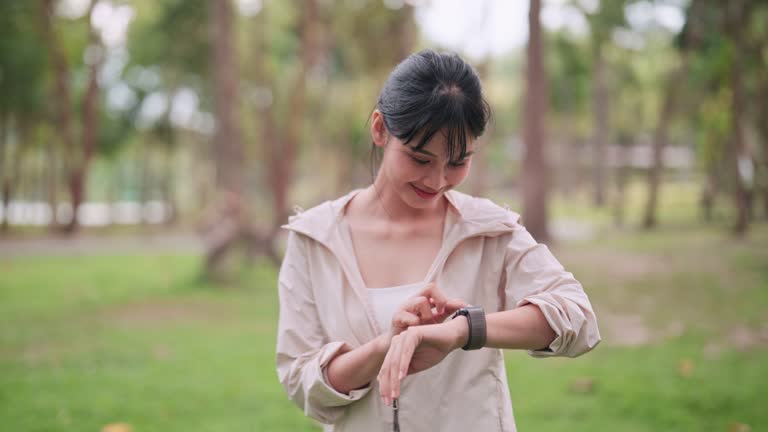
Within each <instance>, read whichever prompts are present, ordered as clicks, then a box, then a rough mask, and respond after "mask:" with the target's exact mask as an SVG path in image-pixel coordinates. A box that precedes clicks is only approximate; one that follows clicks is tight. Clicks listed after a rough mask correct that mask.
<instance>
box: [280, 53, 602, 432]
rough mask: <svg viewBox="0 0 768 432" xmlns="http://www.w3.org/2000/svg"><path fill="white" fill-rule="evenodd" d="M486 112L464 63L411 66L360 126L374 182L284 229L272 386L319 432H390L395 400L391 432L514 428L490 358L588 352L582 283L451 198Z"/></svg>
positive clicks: (592, 326)
mask: <svg viewBox="0 0 768 432" xmlns="http://www.w3.org/2000/svg"><path fill="white" fill-rule="evenodd" d="M489 115H490V110H489V108H488V104H487V103H486V102H485V100H484V98H483V95H482V91H481V87H480V82H479V80H478V77H477V75H476V74H475V72H474V71H473V69H472V68H471V67H470V66H469V65H468V64H467V63H465V62H464V61H463V60H462V59H461V58H459V57H458V56H456V55H449V54H438V53H435V52H434V51H430V50H426V51H422V52H419V53H416V54H413V55H411V56H410V57H408V58H407V59H405V60H404V61H403V62H402V63H400V64H399V65H398V66H397V67H396V68H395V70H394V71H393V72H392V73H391V75H390V76H389V78H388V79H387V82H386V84H385V85H384V88H383V90H382V91H381V94H380V96H379V100H378V103H377V109H376V110H375V111H374V112H373V115H372V118H371V135H372V138H373V145H374V148H375V149H377V150H381V151H382V153H383V157H382V161H381V165H380V168H379V170H378V173H377V175H376V177H375V180H374V182H373V184H372V185H370V186H368V187H367V188H365V189H357V190H353V191H351V192H350V193H348V194H347V195H345V196H343V197H341V198H338V199H336V200H334V201H328V202H325V203H323V204H320V205H318V206H316V207H314V208H312V209H310V210H307V211H305V212H301V213H300V214H298V215H295V216H292V217H291V218H290V219H289V223H288V225H286V226H285V228H287V229H288V230H289V236H288V247H287V250H286V255H285V258H284V261H283V264H282V266H281V269H280V274H279V294H280V322H279V332H278V340H277V369H278V375H279V378H280V382H281V383H282V384H283V386H284V387H285V389H286V391H287V392H288V395H289V396H290V398H291V399H292V400H293V401H294V402H295V403H296V404H298V405H299V406H300V407H301V408H302V409H303V410H304V413H305V414H306V415H308V416H310V417H313V418H315V419H317V420H319V421H320V422H322V423H324V424H326V426H325V430H326V431H374V430H375V431H378V430H381V431H387V430H390V431H391V430H393V426H394V427H395V428H396V426H395V425H394V424H393V423H394V422H395V416H393V411H392V408H391V407H390V406H391V405H393V402H394V401H395V400H397V401H398V403H397V404H396V405H397V406H398V415H397V417H398V419H399V424H401V425H402V426H403V429H404V430H411V431H426V430H438V431H468V430H472V431H514V430H515V425H514V418H513V415H512V406H511V401H510V395H509V389H508V385H507V380H506V372H505V369H504V359H503V354H502V350H501V349H526V350H529V353H530V354H531V355H533V356H536V357H546V356H571V357H573V356H577V355H580V354H583V353H585V352H587V351H589V350H591V349H592V348H594V347H595V346H596V345H597V344H598V342H599V341H600V334H599V332H598V328H597V323H596V320H595V315H594V313H593V311H592V307H591V305H590V303H589V300H588V298H587V296H586V294H585V293H584V291H583V289H582V287H581V285H580V284H579V282H578V281H577V280H576V279H574V278H573V275H572V274H571V273H568V272H566V271H565V270H564V269H563V267H562V266H561V265H560V263H559V262H558V261H557V260H556V259H555V258H554V257H553V256H552V254H551V253H550V252H549V250H548V249H547V247H546V246H544V245H541V244H537V243H536V241H535V240H534V239H533V238H532V237H531V235H530V234H529V233H528V232H527V231H526V229H525V228H524V227H523V226H522V225H521V224H520V222H519V215H518V214H516V213H514V212H512V211H509V210H508V209H506V208H502V207H499V206H497V205H496V204H494V203H492V202H491V201H489V200H487V199H481V198H474V197H471V196H468V195H465V194H463V193H459V192H457V191H454V190H453V188H455V187H456V186H458V185H459V184H461V183H462V181H463V180H464V179H465V178H466V177H467V174H468V172H469V167H470V164H471V161H472V154H473V153H474V151H475V146H476V144H475V141H476V140H477V138H478V137H480V136H481V135H482V134H483V132H484V130H485V125H486V123H487V121H488V118H489ZM469 305H472V307H469V308H467V307H466V306H469ZM456 311H458V313H454V312H456ZM486 314H487V315H486ZM451 315H452V316H453V317H454V318H455V319H447V318H448V317H449V316H451ZM484 324H485V326H484ZM459 348H464V349H459Z"/></svg>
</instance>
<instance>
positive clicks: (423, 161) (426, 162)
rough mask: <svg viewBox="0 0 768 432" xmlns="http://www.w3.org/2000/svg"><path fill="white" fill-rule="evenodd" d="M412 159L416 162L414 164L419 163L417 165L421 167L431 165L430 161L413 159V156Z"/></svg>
mask: <svg viewBox="0 0 768 432" xmlns="http://www.w3.org/2000/svg"><path fill="white" fill-rule="evenodd" d="M411 159H413V161H414V162H416V163H417V164H419V165H426V164H428V163H429V161H428V160H424V159H419V158H415V157H413V156H411Z"/></svg>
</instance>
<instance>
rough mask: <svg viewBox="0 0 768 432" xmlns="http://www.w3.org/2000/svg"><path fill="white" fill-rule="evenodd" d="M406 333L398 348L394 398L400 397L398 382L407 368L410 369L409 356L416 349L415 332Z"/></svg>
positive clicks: (404, 374) (406, 372)
mask: <svg viewBox="0 0 768 432" xmlns="http://www.w3.org/2000/svg"><path fill="white" fill-rule="evenodd" d="M407 333H408V334H407V335H406V336H405V337H404V338H403V341H402V343H401V344H400V345H401V348H400V360H399V362H398V363H399V365H398V367H397V381H395V385H394V388H393V391H394V392H393V394H394V396H393V397H394V398H399V397H400V383H401V382H402V381H403V379H404V378H405V377H406V375H408V370H409V369H410V364H411V358H413V353H414V351H415V350H416V345H417V337H416V333H415V332H413V331H411V332H407Z"/></svg>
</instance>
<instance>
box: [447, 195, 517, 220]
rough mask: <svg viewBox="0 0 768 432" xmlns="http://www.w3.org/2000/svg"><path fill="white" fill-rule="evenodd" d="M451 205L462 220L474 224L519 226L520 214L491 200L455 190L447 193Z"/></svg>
mask: <svg viewBox="0 0 768 432" xmlns="http://www.w3.org/2000/svg"><path fill="white" fill-rule="evenodd" d="M447 197H448V199H449V201H450V202H451V204H453V206H454V207H455V208H456V209H457V210H458V212H459V214H460V215H461V217H462V219H464V220H466V221H469V222H475V223H487V222H493V221H496V222H502V223H506V224H510V225H518V224H521V223H522V222H521V217H520V214H519V213H517V212H515V211H512V210H511V209H510V208H509V206H508V205H506V204H503V205H500V204H497V203H496V202H494V201H493V200H490V199H488V198H483V197H476V196H472V195H469V194H466V193H463V192H459V191H456V190H451V191H449V192H448V193H447Z"/></svg>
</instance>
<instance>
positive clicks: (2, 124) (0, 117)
mask: <svg viewBox="0 0 768 432" xmlns="http://www.w3.org/2000/svg"><path fill="white" fill-rule="evenodd" d="M7 125H8V115H7V114H5V113H0V205H1V206H2V207H1V208H0V210H2V213H3V221H2V223H0V231H2V232H3V233H5V232H7V231H8V227H9V222H8V203H9V202H10V196H9V191H8V190H7V186H6V185H7V183H8V180H7V178H8V168H7V167H6V166H5V153H6V149H7V141H6V128H7Z"/></svg>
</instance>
